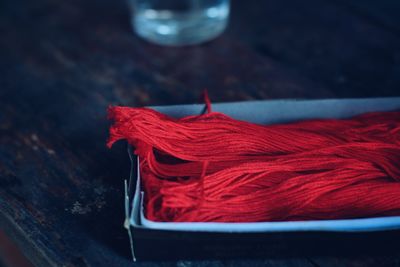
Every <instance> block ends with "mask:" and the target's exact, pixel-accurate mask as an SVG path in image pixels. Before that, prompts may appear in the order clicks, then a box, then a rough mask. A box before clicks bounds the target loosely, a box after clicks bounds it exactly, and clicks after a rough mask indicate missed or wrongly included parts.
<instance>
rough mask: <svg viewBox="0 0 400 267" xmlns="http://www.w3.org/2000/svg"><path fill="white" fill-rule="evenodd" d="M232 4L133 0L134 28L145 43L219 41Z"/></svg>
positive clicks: (212, 0)
mask: <svg viewBox="0 0 400 267" xmlns="http://www.w3.org/2000/svg"><path fill="white" fill-rule="evenodd" d="M229 2H230V1H229V0H130V3H131V7H132V13H133V14H132V24H133V27H134V29H135V31H136V33H137V34H138V35H139V36H141V37H143V38H144V39H146V40H149V41H151V42H154V43H157V44H162V45H176V46H179V45H189V44H197V43H201V42H205V41H208V40H210V39H213V38H215V37H217V36H218V35H219V34H220V33H222V32H223V31H224V29H225V28H226V26H227V22H228V17H229V5H230V3H229Z"/></svg>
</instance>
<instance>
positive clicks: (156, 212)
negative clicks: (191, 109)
mask: <svg viewBox="0 0 400 267" xmlns="http://www.w3.org/2000/svg"><path fill="white" fill-rule="evenodd" d="M205 98H206V104H207V105H206V107H207V111H208V112H207V113H206V114H201V115H194V116H187V117H184V118H180V119H176V118H172V117H169V116H167V115H165V114H161V113H159V112H157V111H155V110H152V109H149V108H130V107H121V106H113V107H110V108H109V110H108V113H109V117H110V118H111V119H112V120H113V121H114V124H113V125H112V126H111V128H110V138H109V140H108V146H109V147H111V146H112V144H113V143H114V142H116V141H117V140H120V139H125V140H127V141H128V142H129V143H130V144H131V145H132V146H133V147H134V148H135V154H137V155H138V156H139V158H140V172H141V179H142V190H143V191H144V192H145V194H144V196H145V199H144V205H145V209H144V211H145V216H146V218H147V219H149V220H153V221H162V222H263V221H293V220H326V219H346V218H363V217H375V216H391V215H400V112H373V113H367V114H363V115H360V116H356V117H353V118H351V119H343V120H339V119H323V120H322V119H315V120H306V121H300V122H295V123H286V124H275V125H258V124H253V123H249V122H245V121H240V120H235V119H233V118H230V117H229V116H227V115H224V114H222V113H218V112H213V111H212V110H211V104H210V101H209V99H208V96H207V95H206V96H205Z"/></svg>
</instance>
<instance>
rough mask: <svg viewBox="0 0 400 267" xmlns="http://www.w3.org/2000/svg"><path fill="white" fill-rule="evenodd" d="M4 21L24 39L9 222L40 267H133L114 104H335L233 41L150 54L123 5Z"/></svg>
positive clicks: (15, 49)
mask: <svg viewBox="0 0 400 267" xmlns="http://www.w3.org/2000/svg"><path fill="white" fill-rule="evenodd" d="M1 12H2V14H1V16H0V25H12V30H7V29H5V28H4V27H3V26H2V28H1V29H0V30H1V33H2V39H1V40H0V57H1V58H2V60H1V62H0V70H1V72H2V78H1V86H2V90H1V91H0V104H1V106H2V112H1V115H0V116H1V117H0V130H1V135H0V147H1V151H0V177H1V180H0V181H1V185H2V186H1V187H0V213H1V216H0V217H1V220H2V225H8V226H9V225H11V227H14V228H16V229H18V231H15V234H14V236H15V237H16V239H17V241H19V244H20V245H23V250H24V251H25V253H26V254H27V255H28V256H29V257H30V259H31V260H32V262H34V264H36V265H37V266H49V265H50V266H128V265H131V262H130V258H129V256H130V254H129V246H128V244H129V243H128V240H127V235H126V233H125V230H124V229H123V228H122V222H123V219H124V215H123V206H122V205H123V179H124V178H127V176H128V171H129V163H128V158H127V156H126V153H125V148H124V146H123V145H122V144H120V145H119V146H117V147H115V148H114V149H113V150H111V151H109V150H108V149H107V148H106V147H105V140H106V138H107V128H108V125H109V123H108V121H107V120H106V113H105V111H106V108H107V106H108V105H109V104H115V103H121V104H124V105H145V104H146V105H147V104H174V103H190V102H196V101H198V98H199V96H200V92H201V91H202V90H203V88H204V87H208V88H209V90H210V94H211V97H212V99H213V100H214V101H228V100H243V99H261V98H277V97H329V96H332V93H331V92H330V91H329V90H327V89H326V88H324V87H323V86H321V85H318V84H316V83H313V82H309V81H308V80H307V79H306V78H304V77H301V76H300V75H297V74H296V73H295V72H293V71H287V69H286V68H285V67H284V66H281V65H280V64H279V63H278V62H276V61H274V60H272V59H269V58H265V57H260V56H259V55H258V54H257V53H254V52H253V51H252V49H251V48H250V47H248V46H246V44H244V43H242V42H240V41H238V40H234V39H232V38H231V37H230V36H229V35H225V36H223V37H221V38H220V39H218V40H216V41H215V42H212V43H209V44H205V45H202V46H198V47H191V48H183V49H173V48H162V47H158V46H153V45H149V44H148V43H145V42H143V41H142V40H139V39H138V38H137V37H136V36H134V35H133V34H132V32H131V29H130V25H129V14H128V13H127V9H126V7H125V6H124V4H123V3H122V2H119V3H118V2H110V1H85V2H82V1H77V0H75V1H68V2H65V3H62V4H61V3H59V2H55V1H51V0H42V1H40V2H39V1H37V2H31V1H25V2H24V3H23V4H16V3H15V2H13V1H8V2H6V3H5V4H3V8H2V10H1ZM21 33H23V34H21ZM311 88H312V90H311ZM314 90H316V91H314ZM11 227H6V226H4V228H5V229H8V230H9V229H10V228H11ZM300 261H301V262H305V263H308V261H307V260H305V259H302V260H301V259H300ZM177 264H179V263H177ZM259 264H260V265H261V264H265V263H263V262H260V263H259ZM149 265H151V264H149ZM168 265H171V266H172V265H175V264H172V263H171V264H165V265H164V266H168ZM268 265H270V266H273V265H274V263H268ZM143 266H147V265H146V264H143Z"/></svg>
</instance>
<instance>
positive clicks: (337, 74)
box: [229, 0, 400, 97]
mask: <svg viewBox="0 0 400 267" xmlns="http://www.w3.org/2000/svg"><path fill="white" fill-rule="evenodd" d="M342 2H343V3H344V2H346V3H348V4H347V5H349V6H350V5H355V4H354V1H351V4H350V2H349V1H340V2H338V1H318V0H311V1H307V3H305V2H304V1H300V0H293V1H289V2H288V1H260V2H259V3H257V5H251V4H249V3H248V2H245V1H241V2H240V1H237V2H234V3H233V18H234V19H233V20H232V23H231V27H230V28H229V31H230V34H231V35H235V36H236V37H237V38H238V39H239V38H240V39H241V40H244V41H246V42H248V43H249V44H251V45H252V46H253V47H254V48H255V50H256V51H258V52H259V53H260V54H263V55H266V56H268V57H272V58H274V59H276V60H278V61H280V62H281V63H282V64H285V65H287V66H288V67H293V68H294V69H296V71H297V72H299V73H302V74H303V75H304V76H306V77H309V78H311V79H312V80H313V81H316V82H318V83H321V84H324V85H325V86H327V87H328V88H330V89H331V90H333V91H334V92H335V94H336V95H337V96H340V97H361V96H393V95H399V94H400V90H398V89H395V88H398V85H399V84H400V68H399V66H400V38H399V35H398V34H396V33H394V32H393V31H392V30H388V29H387V28H385V27H382V25H380V24H378V25H377V23H375V21H374V20H372V21H371V20H369V19H368V18H366V17H365V16H361V15H360V14H359V13H356V12H354V10H353V9H349V8H348V7H347V6H345V5H343V4H341V3H342ZM356 2H357V1H356ZM360 2H363V1H358V2H357V3H360ZM384 2H385V3H386V2H391V5H388V4H385V3H382V1H380V2H379V1H374V3H375V6H381V7H382V10H381V12H380V13H379V12H376V14H378V13H379V14H380V15H379V16H380V17H384V16H385V14H387V13H388V12H386V11H387V10H389V9H390V10H392V13H393V12H394V13H395V11H394V10H398V9H399V8H400V7H399V6H400V4H399V3H400V2H399V1H384ZM360 5H361V4H360ZM384 6H388V7H389V6H390V8H383V7H384ZM370 9H373V8H372V7H371V8H370ZM374 14H375V13H374ZM392 16H394V15H392ZM235 17H238V18H239V17H240V18H245V19H235ZM397 18H398V16H397ZM396 25H399V24H396Z"/></svg>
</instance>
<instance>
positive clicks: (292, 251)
mask: <svg viewBox="0 0 400 267" xmlns="http://www.w3.org/2000/svg"><path fill="white" fill-rule="evenodd" d="M152 108H154V109H156V110H158V111H160V112H162V113H165V114H167V115H170V116H172V117H176V118H179V117H183V116H188V115H194V114H200V113H201V112H202V110H203V109H204V105H177V106H162V107H152ZM212 108H213V111H218V112H222V113H224V114H227V115H229V116H231V117H233V118H235V119H239V120H245V121H249V122H253V123H259V124H264V125H266V124H274V123H286V122H293V121H299V120H306V119H316V118H349V117H352V116H355V115H358V114H362V113H366V112H373V111H392V110H400V97H393V98H369V99H329V100H269V101H248V102H236V103H220V104H213V105H212ZM128 152H129V156H130V158H131V161H132V165H131V175H130V179H129V183H128V182H125V213H126V220H125V227H126V228H127V229H128V234H129V237H130V241H131V249H132V255H133V258H134V260H136V259H152V260H154V259H199V258H200V259H205V258H207V259H212V258H238V257H239V258H250V257H271V256H272V257H280V256H285V257H288V256H299V255H308V256H310V255H337V254H351V255H354V254H366V253H369V254H370V253H374V254H388V253H389V254H392V253H398V252H397V251H396V250H397V249H396V246H394V245H393V244H395V243H394V242H397V240H399V239H398V238H399V237H400V216H391V217H376V218H365V219H346V220H319V221H292V222H254V223H210V222H199V223H174V222H154V221H150V220H148V219H146V218H145V216H144V213H143V205H142V200H143V197H144V194H143V192H142V191H141V188H140V171H139V169H138V161H139V159H137V158H136V157H135V156H134V155H133V153H132V148H131V147H128Z"/></svg>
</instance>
